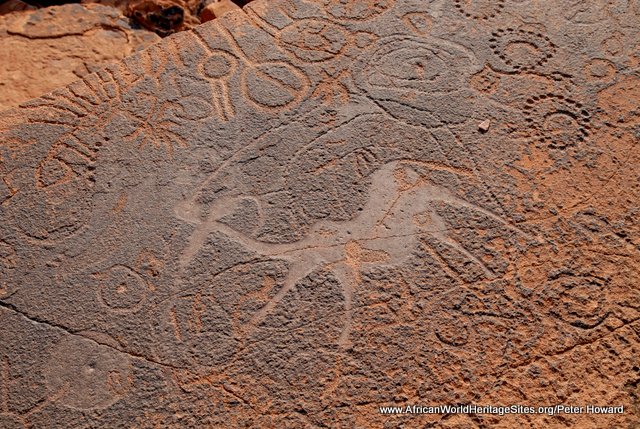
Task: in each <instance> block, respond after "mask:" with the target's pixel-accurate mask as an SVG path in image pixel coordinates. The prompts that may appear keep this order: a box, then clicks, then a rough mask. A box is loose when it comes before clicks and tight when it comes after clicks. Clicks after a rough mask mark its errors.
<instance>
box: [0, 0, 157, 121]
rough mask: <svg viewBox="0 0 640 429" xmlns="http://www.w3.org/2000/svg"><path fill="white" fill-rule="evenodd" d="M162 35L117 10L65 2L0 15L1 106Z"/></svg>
mask: <svg viewBox="0 0 640 429" xmlns="http://www.w3.org/2000/svg"><path fill="white" fill-rule="evenodd" d="M158 40H160V37H159V36H157V35H156V34H154V33H151V32H149V31H145V30H136V29H132V28H131V26H130V24H129V22H128V19H126V18H125V17H124V16H122V14H121V13H120V11H119V10H117V9H115V8H112V7H107V6H103V5H79V4H67V5H62V6H52V7H48V8H44V9H37V10H32V11H25V12H18V13H11V14H7V15H4V16H0V77H1V78H0V110H3V109H8V108H10V107H15V106H17V105H18V104H19V103H21V102H23V101H27V100H29V99H31V98H34V97H39V96H41V95H43V94H45V93H47V92H49V91H51V90H53V89H55V88H58V87H61V86H65V85H68V84H70V83H71V82H73V81H75V80H77V79H79V78H81V77H83V76H86V75H87V74H89V73H91V72H94V71H96V70H98V69H99V68H100V67H104V66H105V65H107V64H109V63H113V62H116V61H118V60H121V59H123V58H124V57H126V56H128V55H131V54H132V53H134V52H135V51H137V50H140V49H143V48H145V47H147V46H149V45H151V44H153V43H155V42H157V41H158Z"/></svg>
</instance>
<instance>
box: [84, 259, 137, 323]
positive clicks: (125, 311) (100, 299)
mask: <svg viewBox="0 0 640 429" xmlns="http://www.w3.org/2000/svg"><path fill="white" fill-rule="evenodd" d="M114 268H124V269H125V270H126V271H127V272H129V273H131V274H132V275H133V277H134V278H135V279H136V281H138V282H140V284H141V285H143V286H144V288H143V289H142V292H143V293H142V297H141V299H140V301H139V302H137V303H136V304H135V305H133V306H131V307H112V306H110V305H109V304H107V303H106V301H105V300H104V298H103V297H102V290H103V289H104V284H103V283H101V284H99V285H98V288H96V293H97V296H98V302H99V303H100V304H102V305H103V306H104V307H106V308H107V309H109V311H112V312H114V313H118V314H128V313H135V312H137V311H139V310H140V309H141V308H142V307H143V306H144V305H145V304H146V301H147V293H146V292H147V291H146V287H148V285H147V282H146V281H145V280H144V279H143V278H142V276H141V275H140V274H138V273H137V272H136V271H134V270H132V269H131V268H129V267H127V266H126V265H122V264H116V265H112V266H111V267H109V268H107V269H105V270H103V271H102V272H101V273H96V274H102V273H107V272H108V271H110V270H113V269H114Z"/></svg>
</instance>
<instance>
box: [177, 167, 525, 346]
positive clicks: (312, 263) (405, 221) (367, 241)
mask: <svg viewBox="0 0 640 429" xmlns="http://www.w3.org/2000/svg"><path fill="white" fill-rule="evenodd" d="M425 164H426V165H427V166H428V167H430V168H437V166H434V165H432V164H431V163H425V162H421V161H417V160H396V161H391V162H388V163H385V164H383V165H382V167H381V168H379V169H377V170H376V171H375V172H374V173H373V174H372V175H371V177H370V188H369V189H370V190H369V199H368V201H367V202H366V204H365V205H364V207H362V210H361V211H359V212H358V215H357V216H355V217H354V218H353V219H351V220H348V221H328V220H320V221H318V222H316V223H315V224H314V225H313V226H312V227H311V228H310V230H309V231H308V233H307V234H306V235H305V237H304V238H303V239H301V240H299V241H296V242H293V243H285V244H274V243H266V242H262V241H259V240H257V239H255V238H253V237H251V236H248V235H247V234H243V233H240V232H238V231H236V230H235V229H233V228H231V227H229V226H227V225H226V224H224V223H222V222H220V220H221V219H222V218H224V217H225V216H228V215H229V214H231V213H233V212H234V211H235V210H236V209H237V207H238V205H239V203H240V202H241V201H243V200H244V199H245V198H246V196H243V195H238V196H223V197H221V198H219V199H218V200H216V201H214V203H213V205H212V206H211V208H210V210H209V212H208V215H207V216H206V217H205V218H204V219H202V218H195V217H193V216H192V215H191V214H190V213H189V211H187V210H184V207H181V208H179V209H178V215H179V216H181V217H182V218H183V219H184V220H186V221H189V222H192V223H195V224H196V230H195V231H194V233H193V234H192V236H191V241H190V243H189V246H188V247H187V248H186V249H185V251H184V253H183V254H182V258H181V261H180V262H181V264H182V266H186V265H187V264H189V262H190V261H191V260H192V259H193V258H194V257H195V256H196V254H197V252H198V250H199V248H200V247H201V246H202V244H203V243H204V240H205V239H206V236H208V235H209V234H210V233H211V232H221V233H223V234H225V235H227V236H228V237H230V238H231V239H233V240H235V241H237V242H238V243H241V244H242V245H243V246H245V247H246V248H247V249H251V250H253V251H255V252H257V253H259V254H262V255H265V256H269V257H273V258H276V259H281V260H285V261H287V262H288V263H289V270H288V273H287V276H286V278H285V280H284V285H283V286H282V288H281V289H280V290H279V291H278V292H277V293H276V295H275V296H274V297H273V298H272V299H271V300H270V301H269V302H268V303H267V304H266V305H265V306H264V307H262V308H261V309H260V310H259V311H257V312H256V313H255V314H254V315H253V317H252V318H251V319H250V321H249V322H248V323H247V324H246V326H245V327H244V329H243V331H244V333H245V334H249V333H250V332H251V331H252V330H253V329H254V328H255V327H256V326H257V325H258V324H259V323H260V322H261V321H263V320H264V319H265V318H266V317H267V316H268V315H269V313H270V312H271V311H272V310H273V309H274V308H275V307H276V305H277V304H278V303H279V302H280V301H281V300H282V299H283V298H284V297H285V295H286V294H287V293H288V292H289V291H291V290H292V289H293V288H294V287H295V286H296V284H297V283H298V282H299V281H300V280H302V279H304V278H305V277H306V276H307V275H309V274H310V273H311V272H313V271H314V270H317V269H319V268H324V269H328V270H330V271H331V272H332V273H333V274H334V275H335V276H336V278H337V279H338V280H339V282H340V284H341V287H342V293H343V298H344V307H345V318H344V324H345V326H344V329H343V331H342V334H341V336H340V338H339V339H338V345H339V346H340V347H348V344H349V333H350V331H351V327H352V323H353V296H354V290H355V288H356V287H357V285H358V283H359V280H360V268H361V267H362V266H363V265H367V264H372V263H384V264H390V265H396V264H400V263H402V262H403V261H405V260H406V259H408V258H409V257H410V256H411V254H412V253H413V251H414V250H415V248H416V244H417V240H418V238H419V235H424V234H429V235H431V236H432V237H434V238H436V239H438V240H439V241H441V242H443V243H446V244H447V245H449V246H451V247H453V248H455V249H456V250H457V251H459V252H460V253H462V254H464V255H465V256H466V257H467V258H469V259H470V260H472V261H473V262H475V263H477V264H478V265H479V266H481V267H482V268H483V270H484V271H485V274H486V276H487V277H488V278H491V277H492V276H493V274H492V273H491V272H490V270H489V269H488V268H487V267H486V265H485V264H484V263H483V262H482V261H480V260H478V259H477V258H476V257H475V256H474V255H472V254H471V253H470V252H469V251H467V250H466V249H465V248H464V247H463V246H461V245H460V244H459V243H458V242H456V241H455V240H453V239H452V238H450V237H449V236H448V234H447V229H448V228H449V227H448V226H447V224H446V223H445V220H444V219H443V218H442V217H441V216H440V215H438V214H437V213H436V211H435V210H434V208H433V203H434V202H444V203H447V204H451V205H455V206H459V207H463V208H467V209H470V210H473V211H476V212H480V213H482V214H483V215H485V216H487V217H488V218H490V219H492V220H494V221H496V222H498V223H500V224H502V225H504V226H505V227H507V228H509V229H511V230H517V231H519V230H518V229H517V228H516V227H514V226H513V225H511V224H510V223H509V222H508V221H506V220H504V219H503V218H501V217H499V216H497V215H495V214H493V213H491V212H490V211H488V210H485V209H483V208H481V207H478V206H477V205H474V204H471V203H469V202H467V201H465V200H463V199H462V198H460V197H457V196H456V195H454V194H453V193H452V192H451V191H449V190H448V189H446V188H444V187H442V186H436V185H434V184H432V183H430V182H429V181H428V180H427V178H426V177H424V176H422V175H420V174H419V173H418V172H417V171H416V169H415V168H414V167H424V166H425ZM447 170H450V167H447ZM460 174H468V173H467V172H466V171H464V170H461V171H460ZM418 217H420V218H421V219H425V218H427V219H428V221H426V222H425V221H418V220H417V218H418ZM519 232H520V231H519Z"/></svg>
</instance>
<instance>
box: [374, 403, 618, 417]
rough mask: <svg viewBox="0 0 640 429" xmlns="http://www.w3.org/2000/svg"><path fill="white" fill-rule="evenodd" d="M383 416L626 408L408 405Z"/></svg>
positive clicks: (588, 411) (604, 411)
mask: <svg viewBox="0 0 640 429" xmlns="http://www.w3.org/2000/svg"><path fill="white" fill-rule="evenodd" d="M380 413H381V414H495V415H500V416H504V415H505V414H547V415H550V416H554V415H558V414H624V406H615V407H613V406H600V405H583V406H574V405H562V404H560V405H551V406H536V407H533V406H527V405H506V406H505V405H476V404H468V405H435V406H422V405H406V406H396V407H380Z"/></svg>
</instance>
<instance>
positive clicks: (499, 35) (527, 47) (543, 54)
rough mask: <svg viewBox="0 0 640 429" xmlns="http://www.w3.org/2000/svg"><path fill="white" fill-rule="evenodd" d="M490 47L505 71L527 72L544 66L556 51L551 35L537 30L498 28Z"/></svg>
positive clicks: (493, 34) (490, 41) (490, 40)
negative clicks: (548, 35)
mask: <svg viewBox="0 0 640 429" xmlns="http://www.w3.org/2000/svg"><path fill="white" fill-rule="evenodd" d="M491 35H492V37H491V38H490V39H489V47H490V48H491V49H492V50H493V53H494V54H495V55H496V56H497V57H498V58H499V59H500V61H501V62H502V66H503V67H506V70H505V71H509V72H526V71H531V70H535V69H536V68H538V67H542V66H543V65H544V64H545V63H546V62H548V61H549V60H550V59H551V58H553V56H554V55H555V53H556V45H555V44H554V43H553V42H552V41H551V39H549V37H547V36H545V35H543V34H540V33H536V32H535V31H528V30H516V29H513V28H506V29H498V30H495V31H494V32H492V33H491Z"/></svg>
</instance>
